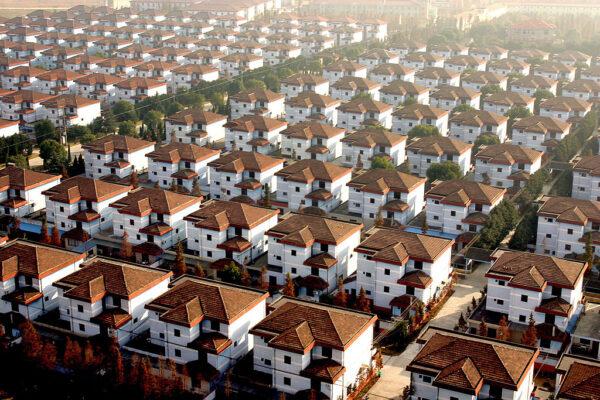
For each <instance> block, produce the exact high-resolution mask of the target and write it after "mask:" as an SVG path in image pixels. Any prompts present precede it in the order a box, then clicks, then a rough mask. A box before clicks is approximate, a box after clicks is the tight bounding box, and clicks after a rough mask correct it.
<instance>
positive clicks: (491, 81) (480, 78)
mask: <svg viewBox="0 0 600 400" xmlns="http://www.w3.org/2000/svg"><path fill="white" fill-rule="evenodd" d="M507 80H508V78H506V77H505V76H502V75H498V74H496V73H494V72H490V71H473V72H471V73H469V74H467V75H466V76H464V77H461V81H462V82H466V83H479V84H482V85H500V84H502V83H503V82H506V81H507Z"/></svg>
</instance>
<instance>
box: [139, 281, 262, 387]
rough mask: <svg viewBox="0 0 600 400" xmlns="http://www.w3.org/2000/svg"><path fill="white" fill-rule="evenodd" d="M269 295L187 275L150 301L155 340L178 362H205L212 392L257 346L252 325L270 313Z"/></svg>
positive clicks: (148, 307) (204, 378) (203, 378)
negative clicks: (220, 380)
mask: <svg viewBox="0 0 600 400" xmlns="http://www.w3.org/2000/svg"><path fill="white" fill-rule="evenodd" d="M267 297H268V293H266V292H263V291H260V290H256V289H252V288H247V287H242V286H237V285H232V284H228V283H224V282H217V281H214V280H209V279H201V278H197V277H192V276H187V275H186V276H183V277H181V278H179V279H176V280H175V281H173V283H172V284H171V287H170V288H169V290H168V291H167V292H166V293H164V294H162V295H160V296H158V297H157V298H155V299H153V300H152V301H151V302H149V303H147V304H146V307H145V308H146V312H147V313H148V314H149V315H148V325H149V328H150V343H152V344H154V345H156V346H159V347H160V349H161V350H162V351H161V353H162V354H164V355H165V356H166V357H167V358H169V359H171V360H173V361H175V362H176V363H178V364H187V363H190V362H200V363H203V366H202V368H203V371H208V372H206V373H203V374H200V375H201V376H199V377H198V380H199V381H204V382H207V384H206V386H207V387H208V388H207V389H206V391H208V392H211V393H212V392H214V390H215V389H214V387H215V385H216V381H218V379H219V378H220V376H221V374H223V373H225V372H226V371H227V369H229V368H230V367H232V366H233V365H235V364H236V362H237V361H239V360H240V359H241V358H243V357H244V356H245V355H246V354H247V353H248V352H249V351H251V350H252V349H253V348H254V336H253V335H251V334H250V330H251V329H252V328H253V327H254V326H256V325H257V324H258V323H260V321H261V320H262V319H263V318H264V317H265V315H266V311H267V306H266V303H265V301H266V298H267ZM195 379H196V378H195ZM194 385H195V386H200V387H202V388H204V387H205V384H204V383H200V382H195V383H194ZM213 396H214V393H213ZM209 398H210V396H209ZM212 398H214V397H212Z"/></svg>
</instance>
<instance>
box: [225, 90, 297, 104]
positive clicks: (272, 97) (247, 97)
mask: <svg viewBox="0 0 600 400" xmlns="http://www.w3.org/2000/svg"><path fill="white" fill-rule="evenodd" d="M284 98H285V96H284V95H283V94H281V93H275V92H272V91H270V90H268V89H253V90H245V91H242V92H239V93H237V94H235V95H233V96H231V97H230V99H231V100H234V101H238V102H243V103H255V102H257V101H264V102H267V103H271V102H273V101H277V100H282V99H284Z"/></svg>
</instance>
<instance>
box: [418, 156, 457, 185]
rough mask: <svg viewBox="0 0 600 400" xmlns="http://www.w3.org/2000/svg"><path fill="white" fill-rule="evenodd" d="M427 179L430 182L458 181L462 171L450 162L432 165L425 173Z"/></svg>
mask: <svg viewBox="0 0 600 400" xmlns="http://www.w3.org/2000/svg"><path fill="white" fill-rule="evenodd" d="M426 175H427V179H429V181H430V182H433V181H435V180H438V179H440V180H442V181H449V180H451V179H459V178H460V177H462V171H461V170H460V167H459V166H458V164H455V163H453V162H452V161H444V162H442V163H439V164H432V165H431V166H430V167H429V168H428V169H427V172H426Z"/></svg>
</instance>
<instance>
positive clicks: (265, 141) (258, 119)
mask: <svg viewBox="0 0 600 400" xmlns="http://www.w3.org/2000/svg"><path fill="white" fill-rule="evenodd" d="M285 128H287V122H285V121H281V120H279V119H274V118H268V117H262V116H260V115H244V116H242V117H239V118H236V119H234V120H232V121H230V122H228V123H226V124H225V129H226V130H225V148H226V149H227V150H232V149H238V150H243V151H256V152H259V153H261V154H270V153H273V152H275V151H277V150H279V143H280V139H281V138H280V136H279V134H280V133H281V132H282V131H283V130H284V129H285Z"/></svg>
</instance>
